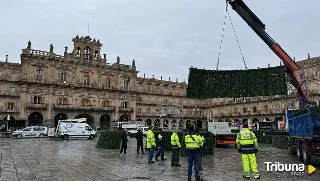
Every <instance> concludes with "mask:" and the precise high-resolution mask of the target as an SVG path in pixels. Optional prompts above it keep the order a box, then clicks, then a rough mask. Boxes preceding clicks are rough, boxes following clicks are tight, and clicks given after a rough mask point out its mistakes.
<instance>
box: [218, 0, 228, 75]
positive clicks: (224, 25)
mask: <svg viewBox="0 0 320 181" xmlns="http://www.w3.org/2000/svg"><path fill="white" fill-rule="evenodd" d="M227 14H228V4H226V12H225V15H224V21H223V27H222V35H221V41H220V47H219V55H218V61H217V68H216V70H218V69H219V63H220V55H221V50H222V43H223V38H224V29H225V27H226V21H227Z"/></svg>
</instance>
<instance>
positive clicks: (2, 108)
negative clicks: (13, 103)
mask: <svg viewBox="0 0 320 181" xmlns="http://www.w3.org/2000/svg"><path fill="white" fill-rule="evenodd" d="M0 112H1V113H18V112H19V111H18V108H17V107H13V109H8V108H7V107H0Z"/></svg>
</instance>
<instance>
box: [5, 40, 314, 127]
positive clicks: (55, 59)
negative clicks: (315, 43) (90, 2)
mask: <svg viewBox="0 0 320 181" xmlns="http://www.w3.org/2000/svg"><path fill="white" fill-rule="evenodd" d="M72 41H73V43H74V47H73V50H72V51H71V52H68V47H65V52H64V55H63V56H61V55H57V54H56V53H54V47H53V45H50V51H49V52H46V51H41V50H34V49H32V45H31V42H30V41H29V42H28V45H27V47H26V48H25V49H23V50H22V54H21V63H10V62H9V61H8V56H7V57H6V60H5V61H3V62H0V85H1V86H0V118H1V119H2V120H7V119H9V120H10V121H12V120H26V122H23V123H21V125H24V124H26V125H33V124H40V125H46V126H50V127H53V126H55V125H56V123H57V121H58V120H61V119H72V118H82V117H84V118H87V121H88V123H89V124H90V125H91V126H92V127H93V128H97V127H101V128H103V129H110V128H112V127H113V126H114V124H115V122H118V121H126V120H129V119H130V120H134V121H137V122H139V123H142V124H146V125H154V126H160V127H163V128H168V129H171V128H174V127H175V128H186V126H187V125H188V124H195V125H197V126H198V127H200V128H206V126H207V121H208V120H209V118H211V117H212V118H215V119H216V120H220V121H232V120H239V119H251V120H256V121H257V120H267V121H268V120H277V119H278V120H279V119H283V113H284V110H285V108H286V107H285V106H286V101H287V100H288V99H287V97H286V96H274V97H250V98H235V99H231V98H226V99H191V98H187V97H186V88H187V84H186V83H185V82H178V81H177V80H176V81H171V80H170V79H169V80H168V81H166V80H162V78H161V79H160V80H159V79H155V78H154V77H152V78H146V77H145V76H144V77H137V73H138V71H137V68H136V65H135V60H132V64H131V65H125V64H121V61H120V57H117V59H116V62H115V63H110V62H109V61H108V60H107V56H106V54H101V52H100V50H101V47H102V44H101V43H100V41H99V40H96V39H91V38H90V37H88V36H87V37H79V36H76V37H75V38H73V39H72ZM313 59H314V60H317V61H318V62H319V59H318V58H313ZM306 61H307V62H315V61H313V60H311V59H310V58H309V60H306ZM302 62H305V61H302ZM302 64H303V65H307V66H306V67H308V68H305V69H304V68H302V69H301V71H303V72H307V74H308V77H309V74H312V75H315V77H317V76H318V75H319V77H320V72H319V71H320V70H318V69H317V68H316V67H314V66H313V65H309V63H302ZM318 67H319V66H318ZM309 68H310V69H309ZM309 70H310V71H309ZM312 71H313V72H312ZM301 75H302V76H304V74H303V73H301ZM312 77H313V78H314V76H312ZM303 78H304V77H303ZM314 84H315V83H314V81H313V84H312V85H311V91H310V92H312V91H313V92H312V93H313V94H314V92H319V87H318V86H317V85H314ZM315 97H316V96H313V98H314V99H315ZM318 102H319V101H318ZM10 121H9V122H10ZM11 126H12V125H11Z"/></svg>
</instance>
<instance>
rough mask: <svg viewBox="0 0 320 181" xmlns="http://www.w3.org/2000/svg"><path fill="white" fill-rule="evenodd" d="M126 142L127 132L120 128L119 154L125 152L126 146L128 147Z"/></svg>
mask: <svg viewBox="0 0 320 181" xmlns="http://www.w3.org/2000/svg"><path fill="white" fill-rule="evenodd" d="M127 143H128V138H127V134H126V132H125V131H124V130H121V150H120V154H121V155H122V152H123V153H124V154H126V152H127V147H128V144H127Z"/></svg>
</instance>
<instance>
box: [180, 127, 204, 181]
mask: <svg viewBox="0 0 320 181" xmlns="http://www.w3.org/2000/svg"><path fill="white" fill-rule="evenodd" d="M184 142H185V144H186V149H187V150H188V181H191V176H192V166H193V165H194V172H195V177H196V180H197V181H202V180H203V179H202V178H200V175H199V157H200V146H201V145H202V143H201V138H200V136H198V135H197V134H195V133H194V127H193V125H191V126H190V127H189V133H188V134H187V135H186V136H185V137H184Z"/></svg>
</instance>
